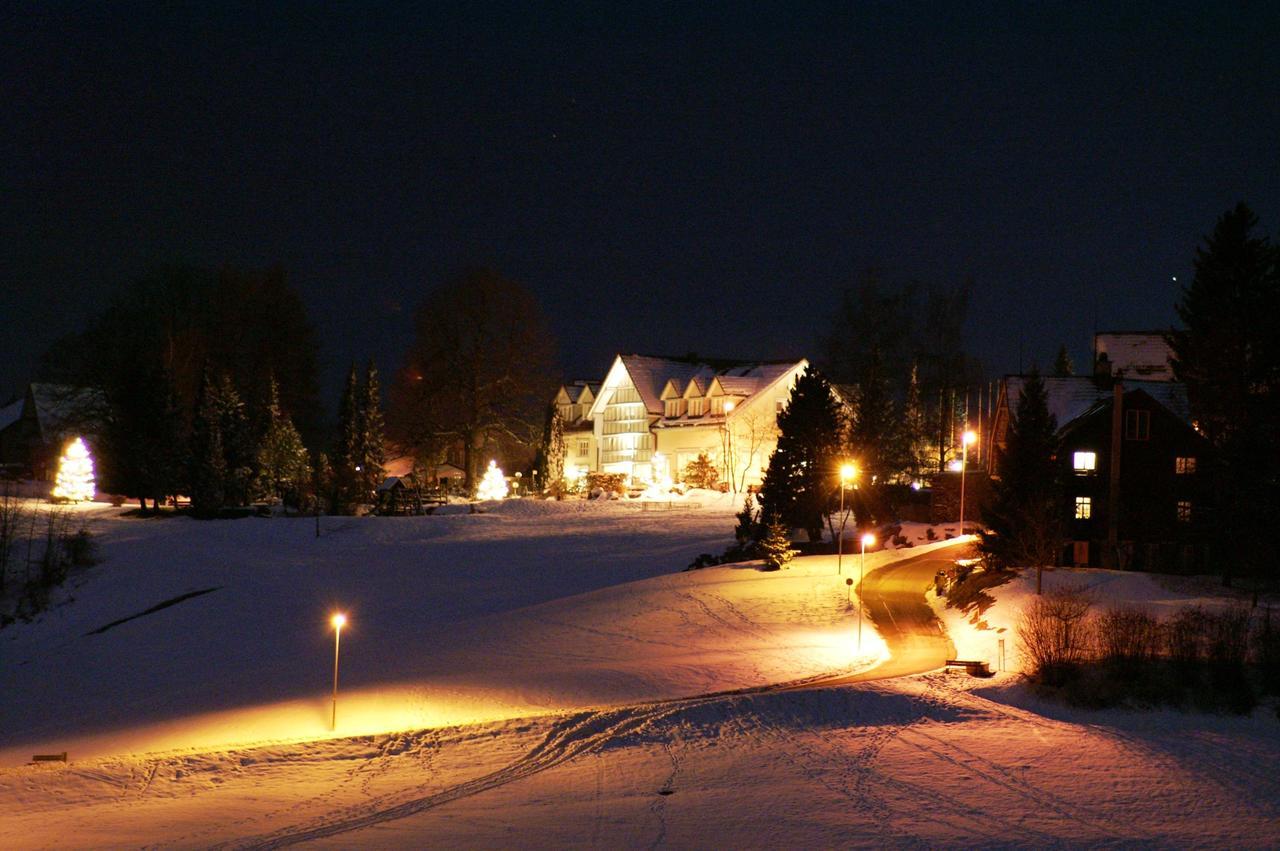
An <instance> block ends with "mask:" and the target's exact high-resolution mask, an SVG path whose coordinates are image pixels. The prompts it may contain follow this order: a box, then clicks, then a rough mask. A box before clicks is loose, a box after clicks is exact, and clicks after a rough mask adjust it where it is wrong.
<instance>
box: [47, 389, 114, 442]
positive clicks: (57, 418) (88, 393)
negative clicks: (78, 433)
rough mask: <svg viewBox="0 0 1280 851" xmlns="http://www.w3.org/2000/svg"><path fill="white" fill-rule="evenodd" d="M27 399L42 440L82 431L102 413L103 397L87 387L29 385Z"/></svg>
mask: <svg viewBox="0 0 1280 851" xmlns="http://www.w3.org/2000/svg"><path fill="white" fill-rule="evenodd" d="M30 396H31V399H32V401H33V402H34V403H35V407H36V410H35V414H36V420H37V422H38V423H39V425H40V434H41V435H42V436H43V437H44V439H45V440H51V439H53V438H54V437H55V436H56V435H58V434H59V432H62V431H64V430H66V429H79V428H83V427H85V426H86V425H87V424H91V422H92V421H93V420H94V419H96V418H98V417H100V416H101V415H102V413H103V407H104V400H103V397H102V394H101V393H100V392H98V391H97V390H92V389H89V388H86V387H71V386H69V385H66V384H32V385H31V387H30Z"/></svg>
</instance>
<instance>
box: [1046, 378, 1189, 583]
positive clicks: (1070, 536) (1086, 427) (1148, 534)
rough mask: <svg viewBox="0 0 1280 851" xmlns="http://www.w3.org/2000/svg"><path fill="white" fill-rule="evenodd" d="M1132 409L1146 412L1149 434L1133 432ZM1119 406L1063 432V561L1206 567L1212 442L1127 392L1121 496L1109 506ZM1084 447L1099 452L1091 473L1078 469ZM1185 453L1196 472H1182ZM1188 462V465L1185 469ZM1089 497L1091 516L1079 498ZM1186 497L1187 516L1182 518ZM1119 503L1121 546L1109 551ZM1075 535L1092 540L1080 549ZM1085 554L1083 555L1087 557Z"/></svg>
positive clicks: (1147, 400) (1149, 401) (1143, 566)
mask: <svg viewBox="0 0 1280 851" xmlns="http://www.w3.org/2000/svg"><path fill="white" fill-rule="evenodd" d="M1130 412H1133V413H1135V414H1139V413H1140V414H1145V416H1146V418H1147V423H1148V427H1147V431H1146V434H1147V437H1146V439H1134V437H1133V436H1132V435H1127V434H1126V421H1127V419H1128V417H1129V416H1130ZM1111 414H1112V409H1111V407H1110V406H1107V407H1105V408H1104V409H1102V410H1101V411H1098V412H1097V413H1095V414H1093V415H1091V416H1089V417H1087V418H1085V419H1083V420H1082V421H1081V422H1080V423H1079V424H1078V425H1077V426H1076V427H1074V428H1072V429H1071V430H1070V431H1069V432H1068V433H1067V434H1066V435H1065V436H1064V438H1063V441H1062V444H1061V448H1060V451H1059V453H1058V463H1059V466H1060V470H1061V472H1062V481H1063V483H1064V492H1065V496H1066V506H1065V514H1066V538H1067V540H1068V546H1067V549H1066V552H1065V554H1064V559H1063V560H1064V562H1066V563H1068V564H1072V563H1077V562H1081V563H1084V564H1089V565H1092V566H1103V565H1106V564H1107V563H1108V562H1109V560H1110V559H1111V557H1112V556H1114V566H1115V567H1120V568H1141V569H1147V570H1165V571H1186V570H1192V569H1200V568H1204V567H1206V564H1205V559H1206V558H1207V548H1206V546H1205V544H1206V541H1207V532H1208V530H1209V529H1210V527H1211V522H1212V520H1211V515H1210V501H1209V489H1208V487H1207V483H1206V481H1205V480H1206V470H1207V463H1208V458H1207V451H1208V443H1207V441H1205V440H1204V439H1203V438H1201V437H1200V436H1199V435H1198V434H1196V433H1195V431H1194V430H1193V429H1191V427H1190V426H1188V425H1187V424H1186V423H1184V422H1183V421H1182V420H1180V419H1178V418H1177V417H1176V416H1174V415H1173V414H1171V413H1170V412H1169V411H1168V410H1167V409H1165V408H1164V407H1163V406H1161V405H1159V404H1158V403H1156V402H1155V401H1154V400H1152V399H1151V398H1150V397H1148V396H1146V395H1145V394H1142V393H1128V394H1126V395H1125V397H1124V402H1123V406H1122V416H1121V418H1120V428H1121V430H1122V439H1121V441H1120V446H1121V448H1120V489H1119V490H1120V499H1119V505H1118V506H1115V507H1113V506H1111V505H1110V479H1111V469H1112V467H1111V465H1112V458H1111V445H1112V416H1111ZM1077 452H1093V453H1094V454H1095V457H1096V459H1097V461H1096V469H1095V470H1094V471H1093V472H1092V473H1081V472H1079V471H1077V470H1076V469H1075V457H1076V453H1077ZM1179 458H1184V459H1186V458H1190V459H1195V460H1194V465H1195V469H1194V471H1193V472H1185V471H1184V472H1179V471H1178V468H1179V465H1178V460H1177V459H1179ZM1185 467H1186V465H1185V463H1184V465H1183V469H1184V470H1185ZM1077 497H1087V498H1089V500H1090V504H1089V509H1090V510H1089V514H1090V516H1089V517H1088V518H1087V519H1082V518H1077V517H1076V516H1075V515H1076V499H1077ZM1179 503H1182V504H1183V510H1184V511H1185V514H1184V516H1185V517H1186V519H1180V507H1179ZM1113 510H1118V511H1119V514H1118V517H1117V524H1118V525H1117V533H1118V534H1117V539H1118V541H1119V548H1118V552H1117V553H1115V554H1112V553H1108V552H1107V548H1108V524H1109V523H1110V520H1111V511H1113ZM1073 542H1082V543H1087V545H1088V552H1087V555H1086V554H1085V553H1077V551H1076V547H1075V546H1074V545H1073ZM1082 555H1085V556H1086V557H1085V558H1084V559H1081V558H1080V556H1082Z"/></svg>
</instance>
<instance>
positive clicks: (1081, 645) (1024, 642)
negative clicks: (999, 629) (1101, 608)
mask: <svg viewBox="0 0 1280 851" xmlns="http://www.w3.org/2000/svg"><path fill="white" fill-rule="evenodd" d="M1092 605H1093V601H1092V599H1091V598H1090V597H1089V595H1088V593H1087V592H1085V590H1084V589H1082V588H1059V589H1056V590H1053V591H1050V592H1048V593H1046V594H1044V595H1043V596H1040V597H1036V598H1035V600H1034V601H1032V603H1031V605H1030V606H1029V607H1027V608H1026V609H1025V610H1024V611H1023V613H1022V618H1021V619H1020V621H1019V623H1018V641H1019V644H1020V645H1021V649H1022V655H1023V658H1025V659H1026V660H1027V662H1028V663H1029V665H1030V668H1031V671H1030V673H1031V674H1032V676H1034V677H1036V678H1038V679H1039V680H1040V681H1041V682H1042V683H1044V684H1046V685H1060V684H1062V683H1064V682H1066V681H1068V680H1069V679H1071V678H1072V677H1073V676H1074V674H1075V673H1076V672H1077V670H1078V668H1079V666H1080V663H1081V662H1083V661H1084V660H1085V659H1086V658H1087V656H1088V651H1089V643H1090V635H1089V626H1090V624H1089V621H1088V620H1087V615H1088V614H1089V609H1090V608H1091V607H1092Z"/></svg>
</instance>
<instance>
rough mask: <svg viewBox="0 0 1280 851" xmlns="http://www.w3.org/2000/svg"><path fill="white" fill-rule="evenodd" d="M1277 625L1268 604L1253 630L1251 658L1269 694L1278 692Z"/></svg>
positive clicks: (1279, 653)
mask: <svg viewBox="0 0 1280 851" xmlns="http://www.w3.org/2000/svg"><path fill="white" fill-rule="evenodd" d="M1277 626H1278V625H1277V624H1273V623H1272V622H1271V607H1270V606H1268V607H1267V608H1265V609H1263V613H1262V617H1261V618H1260V619H1259V620H1258V622H1257V625H1256V626H1255V628H1254V630H1253V639H1252V642H1253V659H1254V661H1255V662H1256V663H1257V665H1258V674H1259V676H1260V677H1261V684H1262V689H1263V691H1265V692H1267V693H1269V694H1280V628H1277ZM1278 711H1280V710H1278Z"/></svg>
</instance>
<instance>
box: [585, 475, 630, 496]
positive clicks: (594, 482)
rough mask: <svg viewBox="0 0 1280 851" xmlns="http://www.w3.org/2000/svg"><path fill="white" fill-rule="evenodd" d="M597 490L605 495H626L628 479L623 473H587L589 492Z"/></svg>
mask: <svg viewBox="0 0 1280 851" xmlns="http://www.w3.org/2000/svg"><path fill="white" fill-rule="evenodd" d="M597 488H599V489H600V490H601V491H602V492H603V493H616V494H623V493H626V490H627V477H626V476H624V475H623V474H622V473H587V490H588V491H594V490H596V489H597Z"/></svg>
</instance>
